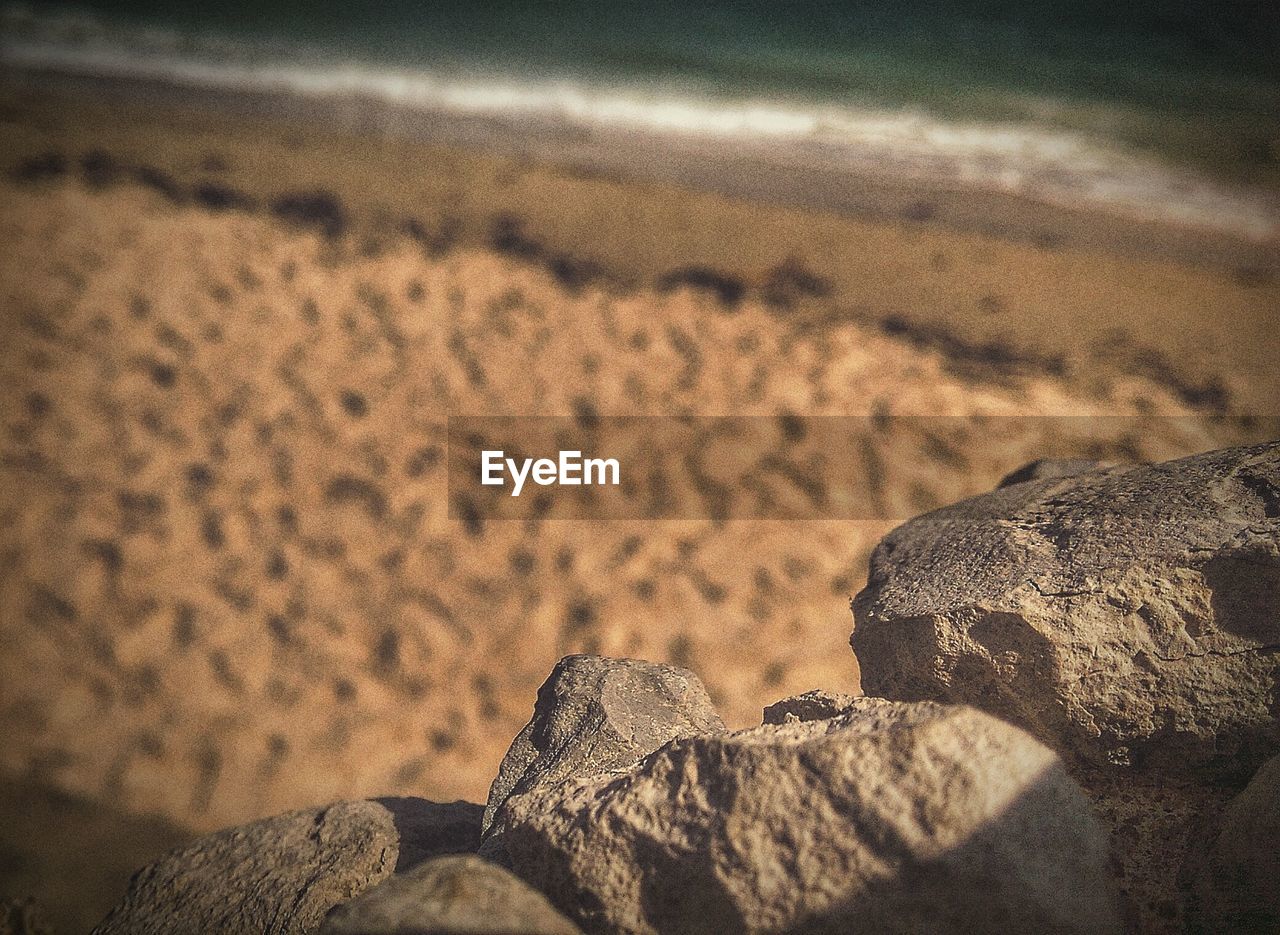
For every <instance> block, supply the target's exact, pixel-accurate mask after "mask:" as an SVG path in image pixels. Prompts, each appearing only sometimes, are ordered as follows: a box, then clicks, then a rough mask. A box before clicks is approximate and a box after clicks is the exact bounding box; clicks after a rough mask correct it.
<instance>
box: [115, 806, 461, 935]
mask: <svg viewBox="0 0 1280 935" xmlns="http://www.w3.org/2000/svg"><path fill="white" fill-rule="evenodd" d="M481 813H482V810H481V808H480V806H479V805H471V804H469V803H466V802H454V803H451V804H439V803H435V802H428V801H426V800H424V799H413V798H386V799H369V800H362V801H354V802H339V803H337V804H334V805H329V806H326V807H324V808H312V809H305V810H302V811H297V812H290V813H288V814H285V815H278V816H276V817H274V818H267V819H263V820H262V821H257V822H253V823H252V824H248V825H243V826H241V827H239V828H231V829H228V830H225V831H219V832H217V833H216V834H211V835H208V836H206V837H202V838H198V839H197V840H195V841H193V842H191V843H190V844H188V845H187V846H185V847H182V848H179V849H177V850H174V851H171V852H170V853H168V854H167V855H165V856H164V857H161V858H160V859H159V860H157V861H156V862H155V863H153V864H151V865H149V866H147V867H144V868H143V869H142V870H139V871H138V872H137V873H136V874H134V876H133V879H132V880H131V881H130V883H129V889H128V892H127V893H126V894H125V897H124V899H123V901H122V902H121V903H120V904H119V905H117V906H116V907H115V908H114V909H113V910H111V912H110V913H109V914H108V915H107V917H106V919H105V920H103V922H102V923H101V924H100V925H99V926H98V927H97V928H96V929H95V930H94V931H95V933H97V935H115V933H120V935H126V933H128V935H149V933H175V935H176V933H183V932H219V933H226V935H235V933H245V935H249V933H256V935H261V933H262V932H275V933H298V935H301V933H309V932H315V931H318V930H319V928H320V923H321V921H322V920H323V919H324V917H325V913H327V912H328V911H329V909H330V908H332V907H333V906H335V905H337V904H338V903H342V902H346V901H347V900H349V899H351V898H352V897H354V896H356V895H357V894H358V893H360V892H361V891H362V890H364V889H366V888H368V887H370V886H372V885H373V884H375V883H377V882H379V881H380V880H382V879H384V878H386V877H388V876H390V875H391V874H392V873H394V872H396V871H399V870H404V869H407V868H408V867H411V866H413V865H414V864H416V863H419V862H421V861H422V860H425V859H426V858H428V857H432V856H436V855H440V854H453V853H461V852H466V851H474V850H475V848H476V846H477V845H478V843H479V836H480V817H481Z"/></svg>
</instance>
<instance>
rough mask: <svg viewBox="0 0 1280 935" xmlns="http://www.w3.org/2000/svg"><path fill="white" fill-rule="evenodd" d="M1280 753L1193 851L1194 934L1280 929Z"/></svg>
mask: <svg viewBox="0 0 1280 935" xmlns="http://www.w3.org/2000/svg"><path fill="white" fill-rule="evenodd" d="M1277 842H1280V757H1276V758H1274V759H1272V760H1270V761H1268V762H1267V764H1266V765H1265V766H1263V767H1262V769H1260V770H1259V771H1258V775H1257V776H1255V777H1254V779H1253V781H1252V782H1250V783H1249V785H1248V786H1247V787H1246V788H1245V790H1244V791H1243V792H1242V793H1240V795H1238V796H1237V797H1236V798H1235V799H1233V800H1232V801H1231V803H1230V804H1229V805H1228V806H1227V807H1226V809H1225V811H1224V812H1223V814H1222V818H1221V821H1220V822H1219V823H1218V827H1217V833H1216V834H1215V835H1212V836H1210V838H1209V840H1208V841H1204V842H1201V843H1202V847H1201V848H1200V849H1198V850H1197V851H1196V852H1194V856H1193V857H1192V859H1191V861H1190V862H1189V867H1188V869H1189V875H1190V876H1191V878H1192V880H1193V886H1192V902H1191V913H1190V916H1191V925H1190V926H1189V927H1190V929H1191V930H1192V931H1193V932H1206V933H1207V932H1280V847H1277Z"/></svg>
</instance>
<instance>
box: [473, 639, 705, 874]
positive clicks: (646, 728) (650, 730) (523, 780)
mask: <svg viewBox="0 0 1280 935" xmlns="http://www.w3.org/2000/svg"><path fill="white" fill-rule="evenodd" d="M723 730H724V724H723V722H722V721H721V720H720V715H718V714H717V713H716V711H715V708H714V707H713V706H712V704H711V699H710V697H708V695H707V691H706V689H705V688H703V687H702V682H701V681H699V679H698V677H697V676H696V675H694V674H693V673H692V672H690V671H689V670H687V669H681V668H678V667H676V666H669V665H663V664H661V663H655V662H643V661H641V660H638V659H609V658H605V657H603V656H588V655H578V656H566V657H565V658H564V659H561V660H560V662H559V663H557V664H556V667H555V668H554V669H553V670H552V672H551V675H550V676H549V677H548V678H547V680H546V681H545V682H544V683H543V684H542V687H541V688H539V689H538V699H537V702H536V703H535V705H534V710H533V717H532V718H531V719H530V721H529V723H528V724H527V725H525V727H524V729H523V730H522V731H521V732H520V733H519V735H518V736H517V737H516V739H515V741H514V742H513V743H512V744H511V749H510V750H508V751H507V755H506V756H505V757H503V758H502V764H501V766H500V767H499V768H498V776H497V778H496V779H495V780H494V781H493V786H492V787H491V788H490V789H489V802H488V805H487V806H486V807H485V813H484V832H485V834H486V836H490V837H492V836H496V835H497V834H498V833H499V832H500V830H501V812H502V808H503V806H504V804H505V803H506V802H507V800H508V799H509V798H510V797H511V796H513V795H518V794H520V793H522V792H527V791H529V790H531V789H533V788H535V787H537V786H539V785H555V784H558V783H562V782H565V781H566V780H569V779H574V778H580V777H586V776H598V775H600V774H601V773H605V772H608V771H609V770H614V769H620V768H622V767H626V766H630V765H631V764H633V763H635V762H636V761H637V760H639V759H640V758H641V757H643V756H646V755H647V754H650V753H652V752H653V751H654V750H656V749H658V748H659V747H660V746H662V745H663V744H664V743H666V742H667V741H669V740H674V739H676V738H678V737H692V736H696V735H698V734H706V733H715V732H719V731H723ZM488 852H490V853H492V852H493V851H492V845H491V846H490V850H489V851H488Z"/></svg>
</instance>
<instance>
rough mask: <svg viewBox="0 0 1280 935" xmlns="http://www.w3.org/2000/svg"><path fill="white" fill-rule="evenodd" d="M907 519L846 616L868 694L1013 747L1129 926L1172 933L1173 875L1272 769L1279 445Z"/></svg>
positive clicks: (1013, 483)
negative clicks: (1104, 857) (1076, 821)
mask: <svg viewBox="0 0 1280 935" xmlns="http://www.w3.org/2000/svg"><path fill="white" fill-rule="evenodd" d="M1018 473H1020V474H1022V473H1025V474H1027V475H1028V476H1027V477H1026V478H1019V477H1014V478H1011V479H1010V481H1009V483H1008V485H1007V486H1004V487H1003V488H1002V489H998V490H996V491H994V492H992V493H990V494H987V495H985V496H981V497H977V498H975V499H972V500H968V501H965V502H963V503H958V504H955V505H954V506H951V507H947V508H945V509H942V510H938V511H936V512H933V513H929V514H926V515H925V516H921V517H918V518H916V519H914V520H911V521H910V522H908V523H906V524H905V525H903V526H901V527H899V528H898V529H897V530H895V531H894V532H893V533H891V534H890V535H889V536H887V537H886V538H885V539H884V541H883V542H882V543H881V544H880V546H879V547H878V548H877V549H876V551H875V553H874V554H873V556H872V561H871V573H870V580H869V583H868V585H867V587H866V589H865V590H864V591H862V593H860V594H859V595H858V597H857V598H856V599H855V601H854V614H855V618H856V619H855V628H854V631H853V636H852V645H853V648H854V651H855V652H856V654H857V656H858V663H859V667H860V669H861V672H862V683H863V688H864V690H865V691H867V692H868V693H869V694H874V695H881V696H884V697H889V698H898V699H934V700H939V701H949V702H965V703H970V704H973V705H976V706H978V707H981V708H983V709H985V710H987V711H990V712H992V713H994V714H997V715H999V716H1001V717H1003V718H1005V719H1007V720H1009V721H1011V722H1013V723H1016V724H1019V725H1021V726H1023V727H1026V728H1027V729H1029V730H1030V731H1032V732H1033V733H1034V734H1036V735H1037V736H1038V737H1039V738H1040V739H1041V740H1043V741H1044V742H1046V743H1048V744H1050V745H1051V746H1053V747H1054V748H1055V749H1056V750H1058V751H1059V752H1060V753H1061V754H1063V755H1064V756H1065V757H1067V759H1068V763H1069V765H1070V766H1071V768H1072V769H1073V772H1074V775H1075V777H1076V778H1077V779H1078V780H1079V781H1080V782H1081V783H1082V784H1083V785H1084V787H1085V788H1086V790H1087V791H1088V792H1089V794H1090V795H1091V796H1092V798H1093V800H1094V804H1095V807H1096V809H1097V811H1098V814H1099V816H1100V817H1101V818H1102V819H1103V821H1104V824H1105V825H1106V826H1107V827H1108V829H1109V831H1110V834H1111V844H1112V849H1113V854H1114V856H1115V861H1116V867H1117V870H1118V873H1119V878H1120V884H1121V888H1122V891H1123V892H1124V894H1125V896H1126V899H1127V900H1128V903H1129V905H1130V907H1131V911H1132V912H1133V913H1135V925H1136V926H1138V927H1140V928H1142V929H1143V930H1145V931H1179V930H1180V929H1181V925H1182V914H1183V907H1184V893H1183V892H1181V889H1180V886H1179V873H1180V870H1181V867H1182V865H1183V862H1184V860H1185V858H1186V856H1187V854H1188V853H1189V852H1194V850H1195V848H1196V847H1197V841H1199V840H1201V839H1202V834H1203V825H1204V823H1205V822H1206V821H1210V820H1212V819H1213V818H1214V816H1215V815H1216V814H1217V813H1218V812H1219V811H1220V810H1221V809H1222V807H1223V805H1224V803H1225V802H1226V800H1227V799H1229V798H1230V796H1231V795H1232V792H1233V787H1234V789H1236V790H1238V789H1239V787H1240V786H1241V785H1243V783H1244V781H1245V780H1246V779H1247V777H1248V776H1249V774H1250V772H1251V771H1252V769H1253V768H1255V767H1256V765H1257V764H1258V763H1259V762H1260V761H1261V760H1262V759H1263V758H1265V757H1266V756H1267V755H1269V754H1270V753H1272V752H1274V751H1275V750H1276V749H1277V748H1278V747H1280V725H1278V723H1277V720H1276V717H1275V710H1276V704H1277V688H1276V686H1277V679H1278V678H1280V655H1278V654H1277V650H1280V445H1276V444H1270V445H1259V446H1253V447H1248V448H1236V449H1228V450H1224V451H1216V452H1211V453H1209V454H1204V455H1198V456H1195V457H1191V458H1185V459H1182V460H1179V461H1171V462H1167V463H1164V464H1155V465H1140V466H1129V467H1116V468H1108V469H1095V470H1086V471H1083V472H1079V473H1077V472H1076V471H1075V469H1074V468H1071V469H1070V470H1068V471H1067V472H1066V473H1063V472H1062V471H1058V470H1040V469H1034V470H1024V471H1023V472H1018Z"/></svg>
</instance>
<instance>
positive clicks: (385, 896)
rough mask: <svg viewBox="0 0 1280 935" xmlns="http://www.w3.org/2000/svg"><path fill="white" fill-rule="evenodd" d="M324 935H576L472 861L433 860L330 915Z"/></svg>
mask: <svg viewBox="0 0 1280 935" xmlns="http://www.w3.org/2000/svg"><path fill="white" fill-rule="evenodd" d="M320 931H321V933H322V935H470V933H475V935H576V933H578V931H579V930H578V927H577V926H576V925H574V924H573V923H572V922H570V921H569V920H568V919H566V918H565V917H564V916H563V915H561V914H560V913H559V912H558V911H556V909H555V907H554V906H552V905H551V903H549V902H548V901H547V898H546V897H545V896H543V895H542V894H541V893H539V892H537V891H535V890H533V889H530V887H529V886H528V884H526V883H525V882H524V881H522V880H520V879H519V878H518V877H515V876H512V875H511V874H510V873H508V872H507V871H506V870H503V869H502V868H501V867H497V866H494V865H493V864H491V863H489V862H488V861H485V860H482V859H481V858H479V857H476V856H474V855H465V856H457V857H437V858H436V859H434V860H428V861H425V862H424V863H421V864H418V866H416V867H414V868H413V869H412V870H408V871H406V872H405V873H400V874H396V875H395V876H393V877H391V878H390V879H388V880H385V881H383V882H382V883H379V884H378V885H377V886H375V887H373V888H372V889H369V890H366V891H365V892H364V893H362V894H360V895H359V896H357V897H356V898H355V899H353V900H352V901H351V902H349V903H344V904H343V905H341V906H337V907H335V908H334V909H333V911H332V912H330V913H329V917H328V918H327V919H326V920H325V923H324V925H323V926H322V927H321V929H320Z"/></svg>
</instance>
